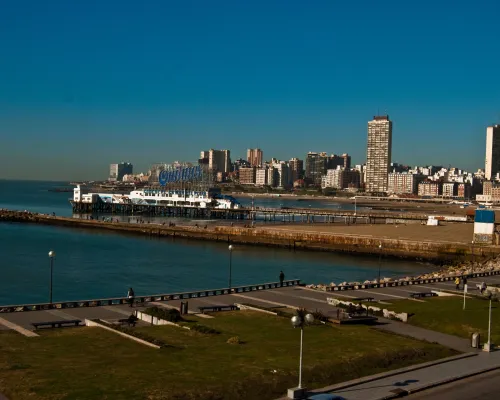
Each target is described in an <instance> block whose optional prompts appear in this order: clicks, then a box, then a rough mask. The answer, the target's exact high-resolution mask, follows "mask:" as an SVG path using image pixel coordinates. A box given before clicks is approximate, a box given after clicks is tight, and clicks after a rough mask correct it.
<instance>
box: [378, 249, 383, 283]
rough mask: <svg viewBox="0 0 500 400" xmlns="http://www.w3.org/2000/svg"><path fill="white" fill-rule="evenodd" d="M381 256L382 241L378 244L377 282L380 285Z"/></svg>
mask: <svg viewBox="0 0 500 400" xmlns="http://www.w3.org/2000/svg"><path fill="white" fill-rule="evenodd" d="M381 258H382V243H380V244H379V245H378V280H377V283H378V284H379V285H380V263H381Z"/></svg>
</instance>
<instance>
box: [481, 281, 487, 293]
mask: <svg viewBox="0 0 500 400" xmlns="http://www.w3.org/2000/svg"><path fill="white" fill-rule="evenodd" d="M485 290H486V282H481V294H483V293H484V291H485Z"/></svg>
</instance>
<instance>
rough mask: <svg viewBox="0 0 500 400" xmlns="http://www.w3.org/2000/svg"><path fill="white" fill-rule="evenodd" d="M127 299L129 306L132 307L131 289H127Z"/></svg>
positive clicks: (133, 296) (132, 291)
mask: <svg viewBox="0 0 500 400" xmlns="http://www.w3.org/2000/svg"><path fill="white" fill-rule="evenodd" d="M127 297H128V302H129V306H130V307H133V306H134V298H135V293H134V289H132V288H129V289H128V292H127Z"/></svg>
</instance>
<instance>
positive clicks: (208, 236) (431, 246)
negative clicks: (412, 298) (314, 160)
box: [0, 210, 500, 262]
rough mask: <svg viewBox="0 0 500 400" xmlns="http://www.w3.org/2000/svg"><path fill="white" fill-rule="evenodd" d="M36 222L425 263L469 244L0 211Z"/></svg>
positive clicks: (462, 253) (453, 255)
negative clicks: (111, 220) (418, 260)
mask: <svg viewBox="0 0 500 400" xmlns="http://www.w3.org/2000/svg"><path fill="white" fill-rule="evenodd" d="M2 221H4V222H20V223H35V224H44V225H55V226H65V227H71V228H87V229H92V228H93V229H102V230H109V231H117V232H124V233H131V234H140V235H147V236H150V237H172V238H188V239H198V240H211V241H217V242H227V243H240V244H249V245H264V246H276V247H283V248H288V249H291V250H296V249H297V250H298V249H305V250H319V251H332V252H342V253H351V254H367V255H377V256H378V254H379V245H382V247H383V255H384V256H393V257H400V258H410V259H425V260H429V261H436V262H437V261H445V260H457V261H458V260H464V259H465V258H468V257H470V256H471V248H470V245H468V244H465V243H460V242H456V243H455V242H450V241H422V240H408V239H404V240H403V239H389V238H386V237H376V236H369V235H344V234H341V233H325V232H304V231H303V230H302V229H299V228H297V229H296V230H294V228H293V225H289V227H290V229H288V230H287V231H283V230H279V229H273V227H266V226H260V227H255V228H247V227H241V226H212V227H207V228H203V227H195V226H168V225H158V224H136V223H133V224H131V223H119V222H104V221H97V220H84V219H75V218H65V217H53V216H48V215H40V214H31V213H24V212H14V211H5V210H4V211H0V222H2ZM474 254H475V257H490V256H495V255H498V254H500V246H482V247H480V248H477V247H476V250H475V253H474Z"/></svg>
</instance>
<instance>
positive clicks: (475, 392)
mask: <svg viewBox="0 0 500 400" xmlns="http://www.w3.org/2000/svg"><path fill="white" fill-rule="evenodd" d="M499 381H500V371H492V372H488V373H486V374H482V375H478V376H475V377H472V378H468V379H463V380H460V381H457V382H454V383H450V384H448V385H443V386H439V387H437V388H435V389H429V390H425V391H423V392H420V393H415V394H414V395H410V396H408V397H406V398H407V399H408V400H424V399H425V400H428V399H439V400H485V399H486V400H488V399H492V400H493V399H498V398H500V385H499V384H498V382H499Z"/></svg>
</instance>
